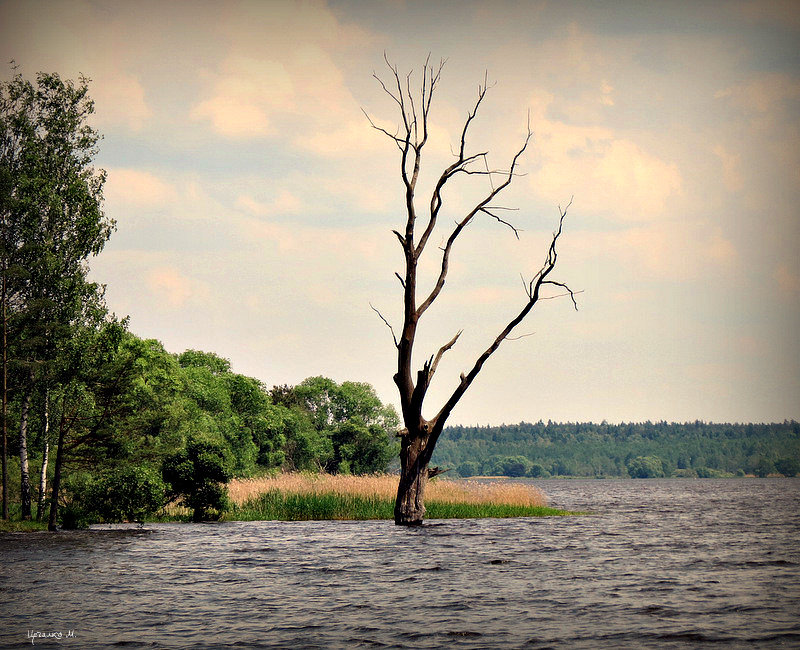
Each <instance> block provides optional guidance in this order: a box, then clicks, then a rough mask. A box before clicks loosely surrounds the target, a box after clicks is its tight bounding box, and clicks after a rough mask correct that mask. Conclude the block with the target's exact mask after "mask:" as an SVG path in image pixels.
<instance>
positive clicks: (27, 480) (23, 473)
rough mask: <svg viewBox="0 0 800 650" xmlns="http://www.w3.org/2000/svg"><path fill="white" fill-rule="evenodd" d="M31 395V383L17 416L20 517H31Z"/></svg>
mask: <svg viewBox="0 0 800 650" xmlns="http://www.w3.org/2000/svg"><path fill="white" fill-rule="evenodd" d="M32 397H33V384H31V386H30V387H29V388H28V389H27V390H26V392H25V396H24V397H23V399H22V409H21V410H20V418H19V468H20V500H21V501H22V518H23V519H30V518H31V477H30V469H29V467H28V415H29V413H30V408H31V398H32Z"/></svg>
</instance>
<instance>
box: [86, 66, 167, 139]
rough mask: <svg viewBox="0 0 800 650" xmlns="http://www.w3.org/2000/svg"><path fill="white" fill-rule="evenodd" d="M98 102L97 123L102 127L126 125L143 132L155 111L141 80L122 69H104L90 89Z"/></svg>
mask: <svg viewBox="0 0 800 650" xmlns="http://www.w3.org/2000/svg"><path fill="white" fill-rule="evenodd" d="M91 88H92V90H91V92H92V96H93V97H94V99H95V103H96V106H97V108H96V113H95V116H96V117H95V121H96V122H97V124H98V125H99V126H100V127H101V128H103V127H106V126H111V125H113V124H124V125H125V126H126V127H127V128H129V129H131V130H132V131H140V130H141V129H142V128H143V127H144V125H145V123H146V122H147V120H148V119H149V118H150V117H152V115H153V111H152V109H151V108H150V106H149V105H148V103H147V101H146V100H145V91H144V87H143V86H142V83H141V81H139V79H137V78H136V77H134V76H133V75H130V74H127V73H125V72H123V71H121V70H104V71H103V72H102V73H100V74H98V75H97V76H96V77H95V78H94V79H93V83H92V86H91Z"/></svg>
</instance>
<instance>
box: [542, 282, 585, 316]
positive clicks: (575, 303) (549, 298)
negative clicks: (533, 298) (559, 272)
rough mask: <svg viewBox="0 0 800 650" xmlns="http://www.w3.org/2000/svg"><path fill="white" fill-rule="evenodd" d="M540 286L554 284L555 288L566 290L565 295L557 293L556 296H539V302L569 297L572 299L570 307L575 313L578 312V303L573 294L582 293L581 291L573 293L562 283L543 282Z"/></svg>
mask: <svg viewBox="0 0 800 650" xmlns="http://www.w3.org/2000/svg"><path fill="white" fill-rule="evenodd" d="M542 284H554V285H556V286H557V287H562V288H563V289H566V290H567V293H559V294H558V295H556V296H539V300H553V299H555V298H563V297H564V296H569V297H570V298H572V306H573V307H575V311H578V303H577V302H575V294H578V293H583V289H581V290H580V291H573V290H572V289H570V288H569V287H568V286H567V285H566V284H564V283H563V282H553V281H552V280H545V281H544V282H542Z"/></svg>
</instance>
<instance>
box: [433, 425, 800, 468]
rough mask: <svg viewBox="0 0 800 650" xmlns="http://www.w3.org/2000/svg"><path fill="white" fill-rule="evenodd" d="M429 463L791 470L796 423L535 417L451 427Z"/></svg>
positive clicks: (796, 453)
mask: <svg viewBox="0 0 800 650" xmlns="http://www.w3.org/2000/svg"><path fill="white" fill-rule="evenodd" d="M433 462H434V463H435V464H437V465H440V466H442V467H447V468H451V469H452V470H453V471H454V473H457V474H458V475H460V476H464V477H468V476H476V475H484V476H485V475H490V476H498V475H499V476H530V477H543V478H544V477H549V476H590V477H598V478H601V477H609V478H611V477H624V478H627V477H633V478H657V477H671V476H676V477H686V478H694V477H700V478H709V477H723V476H744V475H755V476H762V477H763V476H770V475H778V474H780V475H783V476H795V475H797V474H798V473H800V423H798V422H795V421H794V420H792V421H785V422H783V423H780V424H711V423H706V422H700V421H696V422H691V423H684V424H676V423H667V422H655V423H653V422H644V423H638V424H607V423H606V422H603V423H601V424H592V423H575V424H573V423H566V424H560V423H554V422H547V423H544V422H537V423H535V424H530V423H527V422H522V423H521V424H513V425H505V424H504V425H501V426H493V427H490V426H485V427H477V426H476V427H464V426H454V427H448V428H447V429H446V430H445V431H444V433H443V434H442V437H441V438H440V440H439V442H438V444H437V447H436V451H435V452H434V454H433Z"/></svg>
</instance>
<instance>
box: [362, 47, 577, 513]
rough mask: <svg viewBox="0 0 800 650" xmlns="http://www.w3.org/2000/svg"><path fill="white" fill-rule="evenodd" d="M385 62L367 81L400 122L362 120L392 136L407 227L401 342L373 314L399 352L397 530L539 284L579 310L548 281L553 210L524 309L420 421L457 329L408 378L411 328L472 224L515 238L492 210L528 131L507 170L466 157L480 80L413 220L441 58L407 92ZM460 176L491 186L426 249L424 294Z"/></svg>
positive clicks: (416, 508)
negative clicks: (445, 208)
mask: <svg viewBox="0 0 800 650" xmlns="http://www.w3.org/2000/svg"><path fill="white" fill-rule="evenodd" d="M384 59H385V60H386V65H387V66H388V68H389V71H390V81H389V82H388V83H385V82H384V81H383V80H382V79H381V78H380V77H379V76H378V75H377V74H374V75H373V76H374V77H375V79H376V80H377V81H378V83H380V85H381V87H382V89H383V91H384V92H385V93H386V94H387V95H388V96H389V97H391V99H392V100H393V101H394V103H395V104H396V105H397V108H398V109H399V112H400V119H401V123H400V126H399V127H398V129H397V131H396V132H395V133H392V132H391V131H389V130H387V129H385V128H382V127H381V126H379V125H377V124H375V122H374V121H373V120H372V119H371V118H370V117H369V115H367V119H368V120H369V121H370V124H371V125H372V127H373V128H375V129H376V130H378V131H380V132H381V133H383V134H384V135H385V136H387V137H388V138H389V139H391V140H392V141H393V142H394V144H395V145H396V146H397V148H398V150H399V151H400V175H401V178H402V181H403V186H404V189H405V213H406V223H405V229H404V230H402V231H401V230H394V231H392V232H393V233H394V235H395V236H396V237H397V240H398V241H399V242H400V246H401V247H402V249H403V254H404V257H405V273H403V274H402V275H401V274H400V273H397V274H396V275H397V277H398V279H399V280H400V284H401V285H402V287H403V308H404V309H403V326H402V329H401V330H400V335H399V337H398V336H396V335H395V332H394V329H393V328H392V326H391V325H390V323H389V322H388V321H387V320H386V319H385V318H384V317H383V316H382V315H381V314H380V312H378V315H379V316H380V318H381V319H382V320H383V321H384V323H385V324H386V325H387V326H389V329H390V330H391V331H392V337H393V338H394V344H395V347H396V348H397V373H396V374H395V375H394V381H395V383H396V384H397V388H398V390H399V392H400V404H401V408H402V414H403V422H404V425H405V428H404V429H403V430H402V431H401V432H400V433H399V434H398V435H399V436H400V438H401V448H400V463H401V473H400V483H399V486H398V490H397V501H396V503H395V509H394V518H395V523H396V524H398V525H419V524H421V523H422V520H423V518H424V515H425V505H424V499H425V486H426V484H427V482H428V479H429V478H431V477H432V476H434V475H435V474H437V473H439V472H440V470H438V468H433V469H429V468H428V464H429V462H430V460H431V455H432V454H433V450H434V447H435V445H436V441H437V440H438V439H439V436H440V435H441V433H442V430H443V429H444V425H445V423H446V422H447V418H448V417H449V416H450V414H451V412H452V411H453V408H454V407H455V406H456V404H457V403H458V401H459V400H460V399H461V397H462V396H463V395H464V393H465V392H466V391H467V389H468V388H469V386H470V385H471V384H472V382H473V381H474V380H475V377H477V376H478V373H479V372H480V371H481V368H483V365H484V363H486V361H487V360H488V359H489V357H490V356H492V354H494V352H495V351H496V350H497V349H498V347H499V346H500V344H501V343H502V342H503V341H504V340H505V339H507V338H508V337H509V335H510V334H511V332H512V331H513V330H514V328H515V327H516V326H517V325H519V323H520V322H522V320H523V319H524V318H525V317H526V316H527V315H528V313H529V312H530V311H531V309H533V306H534V305H535V304H536V303H537V302H538V301H539V300H540V299H542V298H543V297H545V296H542V295H541V291H542V288H543V287H545V286H547V285H550V286H555V287H559V288H560V290H563V295H565V296H569V297H570V298H571V299H572V302H573V305H575V307H576V309H577V305H576V303H575V296H574V293H573V291H572V290H571V289H570V288H569V287H568V286H567V285H566V284H564V283H563V282H557V281H555V280H552V279H550V274H551V272H552V271H553V269H554V268H555V266H556V260H557V257H558V255H557V253H556V243H557V242H558V239H559V237H560V236H561V232H562V228H563V223H564V217H565V216H566V213H567V209H568V208H569V205H567V207H566V208H565V209H563V210H562V209H561V208H560V207H559V215H560V216H559V219H558V227H557V229H556V231H555V232H554V233H553V237H552V240H551V242H550V247H549V249H548V250H547V254H546V256H545V261H544V264H543V265H542V267H541V268H540V269H539V271H538V272H537V273H536V274H535V275H534V276H533V278H531V279H530V280H529V281H526V282H525V294H526V295H525V300H524V304H523V306H522V308H521V309H520V310H519V312H518V313H517V314H516V316H514V318H512V319H511V321H509V323H508V324H507V325H506V326H505V327H504V328H503V330H502V331H501V332H500V333H499V334H498V335H497V337H496V338H495V339H494V340H493V341H492V342H491V345H489V347H488V348H486V350H484V352H483V353H481V354H480V355H479V356H478V357H477V359H476V360H475V362H474V364H473V366H472V367H471V368H470V369H469V370H468V371H467V372H465V373H462V374H461V376H460V379H459V382H458V384H457V385H456V387H455V390H453V392H452V394H451V395H450V397H449V398H448V399H447V401H446V402H445V403H444V405H443V406H442V407H441V408H440V409H439V411H438V412H437V413H436V415H434V416H433V417H432V418H430V419H426V418H425V417H423V414H422V411H423V404H424V401H425V396H426V394H427V392H428V387H429V386H430V384H431V380H432V379H433V376H434V373H435V372H436V368H437V367H438V365H439V362H440V361H441V359H442V357H443V356H444V355H445V353H446V352H447V351H448V350H450V349H451V348H452V347H453V346H454V345H455V344H456V342H457V341H458V338H459V336H460V335H461V332H460V331H459V332H458V333H456V334H455V336H453V338H452V339H450V340H449V341H448V342H447V343H445V344H444V345H442V346H441V347H440V348H439V350H438V352H436V354H435V355H432V356H431V357H430V358H429V359H427V360H426V361H425V362H424V363H423V365H422V368H421V369H419V370H418V371H417V372H416V373H414V372H413V369H412V368H413V367H412V354H413V352H414V345H415V340H416V335H417V326H418V324H419V321H420V319H421V318H422V316H423V315H424V314H425V312H426V311H427V310H428V309H429V308H430V307H431V305H433V303H434V302H435V301H436V299H437V298H438V297H439V295H440V294H441V292H442V289H443V288H444V285H445V280H446V279H447V272H448V268H449V263H450V254H451V251H452V250H453V244H454V243H455V242H456V240H457V239H458V238H459V237H460V236H461V234H462V233H463V232H464V229H465V228H466V227H467V226H468V225H469V224H470V223H471V222H472V221H473V220H474V219H476V218H478V217H480V216H486V217H490V218H492V219H495V220H496V221H498V222H499V223H501V224H503V225H505V226H508V227H509V228H511V230H512V231H513V232H514V234H515V235H516V236H517V238H519V233H518V231H517V229H516V228H515V227H514V226H513V225H511V224H510V223H509V222H508V221H506V220H504V219H503V218H501V216H500V215H501V211H502V210H503V209H504V208H502V207H501V206H497V205H495V204H494V203H493V201H494V200H495V199H496V198H497V196H498V195H499V194H500V193H501V192H502V191H503V190H504V189H505V188H506V187H508V186H509V185H510V184H511V182H512V180H513V179H514V177H515V175H516V174H517V165H518V162H519V160H520V157H521V156H522V155H523V153H524V152H525V150H526V149H527V147H528V143H529V142H530V139H531V136H532V133H531V130H530V124H529V125H528V130H527V135H526V136H525V139H524V141H523V143H522V146H521V147H520V148H519V150H518V151H517V152H516V154H514V156H513V158H512V159H511V162H510V164H509V166H508V169H506V170H502V171H501V170H494V171H492V170H490V169H489V167H488V164H486V162H485V161H486V156H487V152H478V153H467V135H468V132H469V129H470V126H471V125H472V123H473V120H474V119H475V116H476V115H477V113H478V109H479V108H480V106H481V104H482V102H483V100H484V97H485V96H486V91H487V89H488V88H487V83H486V80H485V79H484V83H483V84H482V85H479V86H478V96H477V100H476V101H475V104H474V105H473V106H472V109H471V110H470V111H469V112H468V113H467V117H466V120H465V122H464V125H463V128H462V130H461V139H460V143H459V146H458V151H457V152H455V153H454V156H455V160H454V161H453V163H452V164H450V165H449V166H447V167H446V168H445V169H444V170H443V171H442V173H441V175H440V176H439V178H438V181H437V182H436V185H435V187H434V189H433V192H432V194H431V196H430V203H429V207H428V209H427V210H426V214H424V216H422V217H419V218H418V213H417V204H416V196H415V191H416V188H417V180H418V178H419V171H420V163H421V158H422V151H423V148H424V147H425V144H426V143H427V142H428V135H429V132H428V128H429V116H430V109H431V101H432V99H433V96H434V93H435V92H436V90H437V87H438V85H439V81H440V77H441V72H442V68H443V66H444V61H442V62H440V63H439V65H438V66H433V65H430V57H429V59H428V60H426V62H425V67H424V69H423V73H422V83H421V87H420V88H419V89H418V90H412V73H409V74H408V75H406V76H405V77H401V76H400V74H399V73H398V70H397V67H396V66H394V65H392V64H391V63H390V62H389V60H388V59H387V58H386V57H385V56H384ZM365 115H366V112H365ZM476 163H484V164H485V165H486V167H485V170H484V169H480V168H478V167H477V166H476ZM459 174H467V175H472V174H476V175H483V176H487V177H488V178H489V181H490V182H489V183H488V185H489V187H488V189H487V190H486V193H485V194H484V195H483V198H481V199H480V200H479V201H478V202H477V203H475V204H474V206H473V207H472V208H471V209H470V210H469V211H468V212H466V214H464V215H463V216H462V217H461V218H460V219H459V220H457V221H456V222H455V224H454V225H453V226H451V229H450V232H449V235H447V237H446V239H444V240H443V244H442V246H440V247H439V248H438V249H437V248H434V249H432V250H433V251H435V250H438V251H439V252H438V254H439V255H441V259H440V263H439V272H438V278H437V279H436V282H435V284H434V285H433V287H432V288H429V289H421V288H418V286H417V269H418V267H419V264H420V259H421V258H422V256H423V255H424V254H425V252H426V250H427V247H428V244H429V242H430V239H431V235H432V233H433V232H434V229H435V228H436V225H437V219H438V217H439V214H440V211H441V209H442V202H443V198H442V192H443V190H444V188H445V186H446V185H447V183H448V182H450V181H451V180H452V179H453V178H455V177H457V176H458V175H459ZM434 254H436V253H434ZM373 309H374V308H373ZM376 311H377V310H376ZM415 374H416V376H415Z"/></svg>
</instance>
